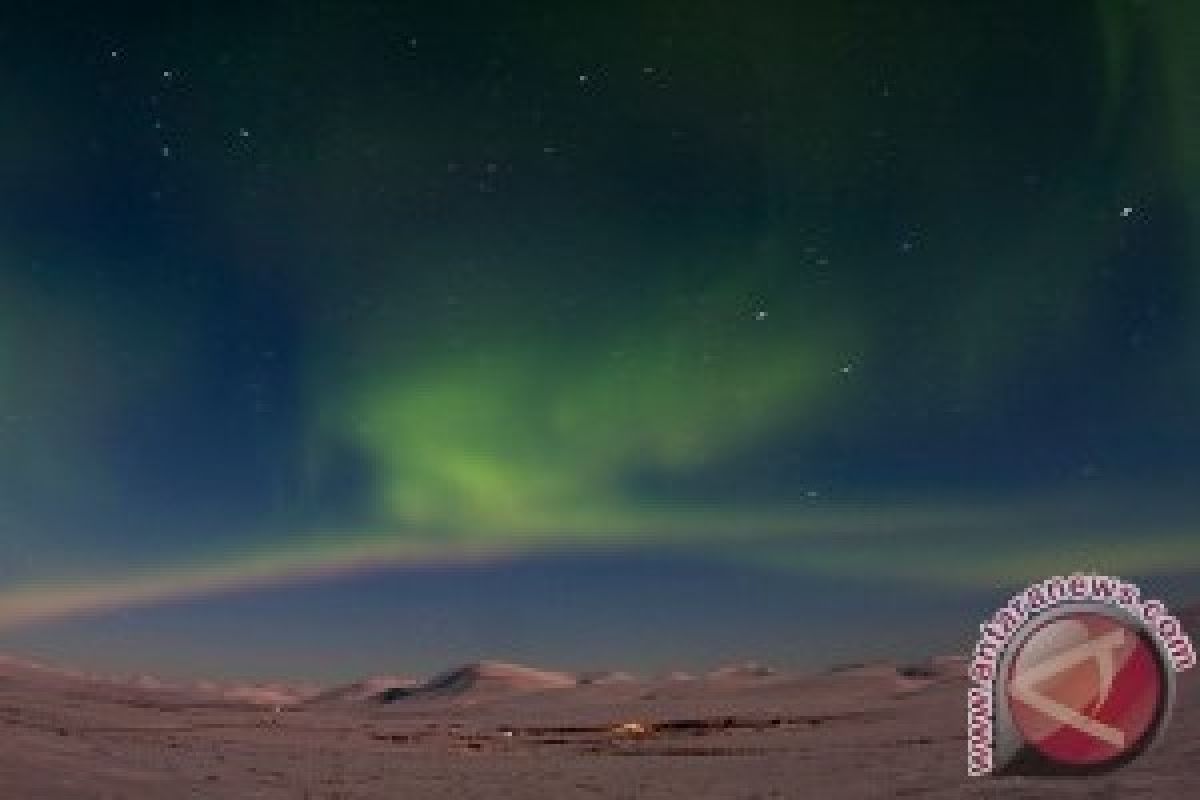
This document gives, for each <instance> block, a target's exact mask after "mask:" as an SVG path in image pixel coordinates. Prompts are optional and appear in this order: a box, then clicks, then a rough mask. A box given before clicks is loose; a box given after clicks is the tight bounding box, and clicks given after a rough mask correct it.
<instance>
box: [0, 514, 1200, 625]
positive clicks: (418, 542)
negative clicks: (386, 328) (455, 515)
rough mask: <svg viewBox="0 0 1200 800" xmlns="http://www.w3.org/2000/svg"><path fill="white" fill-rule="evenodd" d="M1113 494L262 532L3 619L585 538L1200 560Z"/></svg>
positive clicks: (821, 569) (852, 572)
mask: <svg viewBox="0 0 1200 800" xmlns="http://www.w3.org/2000/svg"><path fill="white" fill-rule="evenodd" d="M1125 499H1126V500H1128V497H1126V498H1125ZM1110 502H1113V503H1114V504H1113V505H1111V506H1109V505H1106V506H1103V507H1099V506H1097V505H1096V504H1095V503H1094V502H1089V499H1088V498H1087V497H1086V496H1082V495H1073V494H1059V495H1056V496H1043V497H1037V498H1032V497H1029V498H1024V499H1023V500H1021V501H1019V502H1008V503H999V502H996V501H990V502H979V503H974V504H966V503H962V504H959V505H952V504H936V505H927V506H921V505H916V504H895V503H893V504H887V505H857V506H856V505H845V506H842V507H841V508H825V509H808V510H805V511H804V512H800V511H798V510H795V509H793V510H791V511H790V513H785V512H784V511H781V510H775V512H774V513H773V514H767V515H764V514H763V513H761V512H760V513H758V514H754V515H750V514H746V513H740V514H739V513H738V512H732V511H720V510H713V511H709V512H705V511H703V510H700V511H697V510H694V509H693V511H692V512H691V513H685V512H682V511H680V510H678V509H675V510H666V511H663V512H661V513H660V514H658V515H654V514H645V515H641V516H632V515H631V516H629V517H628V518H627V519H625V520H624V522H625V524H624V525H617V526H613V527H610V528H608V529H607V530H604V531H598V530H592V531H590V532H586V531H583V530H582V529H581V530H575V531H560V532H559V533H558V534H557V535H551V534H549V533H547V532H546V531H537V530H529V531H524V532H507V533H506V534H505V535H504V536H498V535H495V534H496V533H497V532H496V531H492V532H491V534H492V535H487V536H482V537H479V536H462V537H447V536H445V535H444V534H443V535H437V536H416V535H414V534H413V533H412V532H387V533H383V532H376V533H362V532H359V533H349V532H344V533H325V534H321V535H315V536H314V535H310V536H307V537H305V538H304V539H303V540H301V541H298V542H296V541H294V540H293V543H291V544H288V545H285V546H283V547H280V548H279V549H275V550H271V549H268V548H267V547H266V546H264V545H263V544H262V543H258V544H257V548H258V549H257V550H248V551H247V550H243V551H238V552H235V553H230V554H228V555H227V556H225V557H224V558H223V559H221V558H218V559H213V560H210V561H204V562H197V563H192V564H179V565H164V566H162V567H159V568H146V569H141V570H135V571H129V572H126V573H123V574H112V575H109V576H105V577H98V578H80V577H78V576H76V577H72V578H68V577H62V578H58V579H43V580H39V581H31V582H28V583H26V584H25V585H20V586H15V587H12V588H8V589H5V590H3V591H0V631H5V630H12V629H15V628H19V627H25V626H30V625H36V624H41V623H48V622H52V621H55V620H59V619H65V618H69V617H74V616H79V615H85V614H95V613H103V612H108V611H116V610H120V609H124V608H131V607H138V606H153V605H156V604H160V603H166V602H171V601H177V600H184V599H189V598H196V597H203V596H211V595H220V594H224V593H230V592H239V591H254V590H263V589H270V588H276V587H282V586H286V585H295V584H301V583H306V582H313V581H323V580H329V579H331V578H335V577H339V576H345V575H351V574H354V573H358V572H365V571H376V570H382V569H388V568H397V567H417V568H419V567H429V566H461V565H488V564H498V563H501V562H506V561H512V560H515V559H519V558H522V557H531V556H536V555H546V554H555V553H568V552H571V551H572V550H575V551H578V550H581V549H588V548H592V549H607V550H615V551H618V552H624V553H629V554H633V555H636V554H637V553H639V552H641V553H645V552H647V551H648V550H653V549H654V548H655V547H658V548H660V549H663V550H668V551H675V552H682V553H687V554H690V555H693V556H699V557H710V558H714V559H719V560H722V561H725V562H727V563H733V564H742V565H743V566H746V567H747V568H756V569H766V570H784V571H788V572H793V573H795V574H798V575H799V574H805V573H807V574H821V575H831V576H841V577H856V578H861V579H866V580H885V581H893V582H915V583H919V584H923V585H939V586H944V587H946V588H960V589H961V588H989V587H998V586H1009V585H1016V584H1019V583H1021V582H1024V581H1028V580H1029V579H1034V578H1039V577H1045V576H1047V575H1052V574H1056V573H1066V572H1073V571H1079V570H1084V571H1100V572H1107V573H1110V574H1120V575H1151V574H1168V573H1176V574H1179V573H1186V572H1193V571H1198V570H1200V546H1198V545H1197V544H1196V541H1197V539H1196V535H1195V533H1196V532H1195V530H1194V529H1193V528H1191V527H1189V526H1188V525H1186V524H1183V523H1180V522H1178V521H1176V522H1173V523H1172V522H1167V523H1158V524H1155V525H1152V526H1151V527H1146V526H1144V525H1142V524H1140V523H1136V522H1130V521H1128V520H1126V521H1118V522H1116V523H1115V524H1114V523H1112V522H1111V521H1106V522H1103V523H1100V529H1099V530H1097V528H1096V520H1097V519H1102V520H1103V519H1105V517H1106V515H1105V514H1103V513H1102V512H1103V509H1104V508H1121V507H1135V506H1134V505H1131V504H1128V503H1125V504H1122V503H1120V502H1119V496H1118V499H1117V500H1116V501H1113V500H1112V498H1110ZM609 522H610V523H612V520H611V519H610V520H609ZM1097 533H1100V534H1101V538H1099V539H1098V538H1097V537H1096V534H1097ZM947 536H949V537H950V539H949V540H948V539H947V538H946V537H947ZM948 542H949V543H948ZM280 544H281V545H282V544H283V543H280Z"/></svg>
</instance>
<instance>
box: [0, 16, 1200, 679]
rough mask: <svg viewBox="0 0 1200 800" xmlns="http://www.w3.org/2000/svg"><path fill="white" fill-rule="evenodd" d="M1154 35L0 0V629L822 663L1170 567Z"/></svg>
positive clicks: (852, 19)
mask: <svg viewBox="0 0 1200 800" xmlns="http://www.w3.org/2000/svg"><path fill="white" fill-rule="evenodd" d="M1197 25H1200V15H1198V14H1195V13H1194V12H1190V11H1187V10H1171V9H1162V8H1157V7H1150V6H1136V5H1132V4H1124V3H1115V2H1114V3H1106V2H1104V3H1084V2H1079V3H1063V4H1056V5H1055V6H1054V8H1052V9H1048V8H1046V7H1045V5H1044V4H1034V3H1027V4H1026V3H1018V4H1017V5H1016V6H1013V5H1012V4H1011V3H1007V4H995V5H994V7H993V6H988V5H987V4H984V5H978V4H976V5H969V6H968V5H963V4H945V3H933V2H930V3H916V4H906V6H905V8H904V9H899V8H897V7H895V4H888V3H882V2H854V3H845V4H840V5H838V7H837V8H833V9H831V8H826V7H824V5H822V4H799V5H797V4H795V3H778V4H768V6H765V7H763V8H761V9H756V10H755V11H753V12H751V11H749V10H746V9H737V10H734V9H725V8H722V7H719V6H701V7H697V5H696V4H694V3H678V2H665V0H664V1H662V2H659V1H657V0H656V2H649V3H624V4H605V5H604V6H597V7H595V8H594V9H591V10H583V9H580V8H577V7H574V6H562V5H561V4H545V5H541V6H539V5H538V4H535V5H533V6H527V7H523V8H522V9H521V10H518V11H513V10H511V9H504V8H496V9H493V10H490V11H489V10H481V9H477V8H475V9H472V10H471V11H470V13H456V12H455V11H454V10H453V9H451V8H449V7H447V6H445V5H444V4H438V5H437V6H429V7H426V8H411V9H400V8H396V7H392V6H390V5H388V4H368V3H342V4H327V3H305V2H300V3H288V4H278V5H277V6H274V7H270V6H268V7H256V8H255V9H254V10H253V11H252V12H251V11H246V10H243V9H239V8H237V7H236V6H233V5H230V6H228V7H223V6H221V5H220V4H218V5H217V6H213V7H211V8H209V9H207V10H206V12H205V14H204V15H203V16H202V17H201V16H194V15H192V14H189V13H188V12H187V10H186V9H176V8H160V9H156V10H153V11H149V12H147V11H146V10H145V9H138V11H137V13H136V14H135V13H132V12H129V13H125V12H121V11H115V10H112V9H94V10H90V11H83V12H81V13H78V14H72V15H58V14H49V13H47V12H43V11H40V10H39V9H38V8H37V7H36V6H35V5H34V4H17V6H15V7H14V10H13V11H12V12H11V14H10V19H9V24H6V25H5V26H4V30H3V33H2V34H0V45H3V46H2V47H0V92H2V93H3V96H4V97H5V98H6V106H7V108H8V114H9V117H10V119H11V120H12V121H13V122H12V124H10V125H8V126H7V127H6V128H5V130H4V131H3V132H2V133H0V144H3V145H4V152H5V153H6V160H5V163H6V167H5V172H4V174H3V176H2V180H0V636H3V637H5V638H7V639H9V644H11V647H12V648H16V649H20V648H22V647H28V648H33V649H35V650H44V651H46V652H51V653H59V654H62V655H63V656H64V657H69V658H72V659H75V660H78V661H80V662H87V661H89V660H94V661H95V663H96V664H99V665H102V664H116V663H117V662H118V661H121V662H126V661H127V662H129V663H130V664H131V665H132V663H133V662H135V661H137V662H142V661H144V662H145V663H146V664H147V666H148V667H151V666H153V665H155V664H161V665H163V666H164V668H168V669H179V670H185V671H186V670H187V669H189V667H188V665H189V664H195V665H205V669H210V670H211V671H213V672H225V673H236V672H238V671H239V670H240V671H244V672H255V673H261V674H266V673H270V672H271V671H273V669H274V668H275V667H278V669H279V670H280V671H284V672H287V671H290V670H299V671H301V672H303V673H305V674H316V675H346V674H349V673H352V672H355V671H358V670H362V671H375V668H373V667H372V663H374V662H375V661H377V660H379V661H389V664H387V665H385V664H382V663H381V664H379V665H378V669H381V670H388V669H409V668H411V669H413V670H430V669H433V668H434V667H436V666H438V665H441V664H444V663H445V662H448V661H453V660H456V659H460V658H468V657H480V656H488V655H506V656H509V657H513V658H529V659H532V660H541V661H547V662H556V663H561V664H565V665H571V666H583V665H585V664H586V663H587V662H590V661H591V660H593V659H594V660H597V661H603V662H606V663H610V664H619V663H629V664H631V665H641V666H644V667H647V668H651V667H653V668H657V667H660V666H664V667H665V666H667V665H678V662H684V661H687V662H697V663H700V662H703V663H712V662H714V661H716V660H720V658H724V657H725V656H729V657H736V656H738V654H739V653H740V652H741V651H742V650H746V651H747V652H749V651H754V652H753V653H750V654H751V655H761V656H762V657H767V658H774V657H777V658H780V659H783V660H785V661H793V662H797V663H813V662H814V661H822V660H828V659H825V658H824V657H822V658H819V659H815V658H814V657H813V656H812V653H813V652H819V653H822V654H833V653H845V654H846V656H847V657H853V655H852V654H853V653H854V652H855V651H861V652H862V653H868V654H869V653H874V652H876V651H879V652H883V651H886V650H889V649H890V650H895V651H900V650H904V651H913V650H920V649H923V648H925V647H949V646H954V645H955V642H957V641H958V639H959V638H961V635H964V634H962V632H964V631H970V630H971V629H972V628H973V625H974V620H975V618H976V617H977V616H978V614H979V613H981V610H982V609H983V608H984V607H986V605H987V604H988V603H990V602H992V601H993V600H996V599H999V597H1001V596H1003V592H1004V591H1005V590H1006V588H1007V587H1012V586H1014V585H1015V584H1017V583H1019V582H1021V581H1023V580H1029V579H1034V578H1039V577H1042V576H1043V575H1044V574H1045V573H1047V572H1048V571H1064V570H1071V569H1098V570H1103V571H1107V572H1110V573H1115V574H1124V575H1133V576H1142V577H1144V578H1146V579H1153V578H1154V576H1166V575H1169V576H1172V578H1171V581H1170V590H1171V591H1172V592H1177V593H1178V594H1180V595H1184V596H1186V595H1188V594H1189V591H1188V578H1187V576H1189V575H1194V574H1195V572H1196V571H1197V570H1198V569H1200V546H1197V545H1196V544H1195V543H1196V542H1197V541H1200V540H1198V539H1197V537H1196V525H1197V520H1198V518H1200V514H1198V513H1197V512H1198V509H1197V506H1196V501H1195V498H1194V493H1193V492H1192V491H1191V490H1190V487H1191V486H1192V485H1194V484H1195V481H1196V478H1197V472H1198V470H1197V467H1200V462H1198V461H1197V457H1196V453H1197V452H1198V450H1197V445H1200V424H1197V419H1196V413H1195V408H1196V407H1197V405H1196V401H1197V399H1200V368H1198V367H1197V364H1200V360H1198V356H1200V350H1198V344H1200V313H1198V305H1200V277H1198V276H1200V262H1198V260H1197V258H1198V256H1197V252H1198V251H1197V242H1196V240H1195V237H1194V235H1193V233H1192V232H1193V230H1194V229H1195V226H1196V222H1197V215H1200V156H1198V155H1197V150H1196V145H1195V143H1196V142H1197V141H1200V121H1198V120H1197V117H1196V114H1195V111H1194V101H1193V100H1192V97H1193V95H1194V92H1193V91H1192V90H1193V88H1194V87H1193V83H1194V77H1193V76H1194V75H1196V74H1200V65H1198V64H1196V63H1195V60H1196V56H1195V55H1194V53H1193V49H1192V48H1190V46H1189V44H1188V40H1187V38H1186V36H1181V35H1180V31H1188V30H1194V29H1195V28H1196V26H1197ZM594 550H600V551H602V552H603V555H588V554H589V553H592V552H593V551H594ZM301 581H302V584H301V583H297V582H301ZM712 586H719V587H730V588H731V589H732V590H731V591H728V592H726V591H717V590H713V591H703V590H702V589H703V587H712ZM672 587H674V590H672ZM860 588H861V591H859V589H860ZM826 589H833V590H834V591H835V596H841V597H843V598H848V599H847V600H846V602H847V603H848V604H849V606H848V608H847V609H846V617H847V619H848V623H847V624H846V625H840V624H839V625H838V626H834V625H830V624H828V622H827V620H825V619H824V618H823V617H822V616H821V612H819V611H817V612H813V611H811V605H812V603H814V602H816V600H815V598H817V597H820V596H823V594H824V592H825V591H826ZM839 593H840V594H839ZM943 593H949V594H948V595H946V594H943ZM943 596H953V597H956V598H961V602H960V603H956V605H955V606H954V609H955V610H949V609H945V608H943V609H940V610H937V611H933V610H931V603H930V599H931V598H938V597H943ZM851 600H852V601H851ZM648 609H649V611H648ZM901 611H903V612H904V613H905V614H907V613H909V612H912V613H913V614H916V615H917V618H918V619H919V620H920V622H917V623H912V624H911V628H910V627H906V625H905V624H900V623H898V622H897V615H899V614H900V613H901ZM651 612H654V613H651ZM814 613H815V614H816V617H815V618H814V616H813V614H814ZM656 614H657V615H658V616H656ZM656 619H661V621H662V626H661V627H662V628H663V629H664V630H666V631H669V635H664V633H663V632H662V631H660V630H657V629H656V627H655V625H654V624H652V623H653V622H654V620H656ZM247 626H249V627H252V628H254V629H255V632H254V636H253V637H246V638H249V639H252V640H253V641H254V643H255V644H254V647H253V649H252V650H249V649H246V648H245V646H244V641H242V636H241V633H240V631H242V630H243V629H244V628H245V627H247ZM401 628H403V629H406V631H405V633H404V634H403V635H402V636H401V634H400V633H399V631H398V629H401ZM860 628H861V629H868V630H870V629H875V630H885V629H886V630H888V631H893V632H896V635H891V634H889V635H890V636H891V638H890V639H888V640H887V642H886V643H880V642H879V640H878V639H875V638H872V639H870V640H868V639H866V638H859V636H858V634H857V633H855V631H858V630H859V629H860ZM389 629H390V630H389ZM439 631H440V632H441V633H440V635H439V633H438V632H439ZM848 631H849V632H848ZM900 632H904V636H900V635H899V633H900ZM396 636H401V638H394V637H396ZM389 637H393V638H389ZM956 637H958V638H956ZM329 641H337V642H340V645H339V646H337V647H321V648H319V649H318V648H315V647H313V646H310V643H314V642H315V643H320V642H329ZM9 644H5V642H4V641H3V640H2V639H0V647H8V646H9ZM235 645H237V646H235ZM114 652H120V653H121V655H120V656H119V657H117V656H114V655H113V653H114ZM182 653H188V654H190V655H189V656H187V658H184V657H183V656H181V655H180V654H182ZM89 654H90V655H89ZM718 656H719V657H720V658H718ZM393 662H394V663H393ZM410 665H411V666H410Z"/></svg>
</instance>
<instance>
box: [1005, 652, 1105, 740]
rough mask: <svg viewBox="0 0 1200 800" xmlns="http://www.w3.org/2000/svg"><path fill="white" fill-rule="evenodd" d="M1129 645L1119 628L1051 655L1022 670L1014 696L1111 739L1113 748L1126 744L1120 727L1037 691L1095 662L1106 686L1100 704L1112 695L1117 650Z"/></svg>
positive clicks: (1052, 716)
mask: <svg viewBox="0 0 1200 800" xmlns="http://www.w3.org/2000/svg"><path fill="white" fill-rule="evenodd" d="M1124 644H1125V632H1124V631H1122V630H1115V631H1112V632H1110V633H1106V634H1104V635H1103V636H1100V637H1097V638H1095V639H1092V640H1091V641H1088V642H1085V643H1083V644H1080V645H1076V646H1074V647H1072V648H1070V649H1068V650H1064V651H1063V652H1061V653H1059V654H1058V655H1056V656H1054V657H1053V658H1048V659H1046V660H1045V661H1043V662H1042V663H1040V664H1036V665H1034V666H1032V667H1030V668H1029V669H1025V670H1022V671H1021V672H1020V673H1019V674H1018V675H1017V676H1016V677H1014V678H1013V680H1012V684H1011V690H1010V691H1011V693H1012V695H1013V697H1015V698H1017V699H1018V700H1020V701H1021V702H1022V703H1024V704H1025V705H1027V706H1029V707H1030V708H1033V709H1035V710H1037V711H1040V712H1042V713H1043V714H1045V715H1046V716H1047V717H1049V718H1050V719H1052V720H1054V721H1055V722H1058V723H1060V724H1062V725H1067V726H1070V727H1072V728H1075V729H1076V730H1079V731H1083V732H1084V733H1086V734H1087V735H1089V736H1091V737H1093V738H1095V739H1099V740H1100V741H1102V742H1107V743H1108V744H1111V745H1112V746H1113V747H1117V748H1122V747H1124V746H1125V734H1124V732H1122V731H1121V730H1120V729H1119V728H1114V727H1112V726H1110V725H1105V724H1104V723H1102V722H1097V721H1096V720H1094V719H1092V718H1091V717H1085V716H1084V715H1083V714H1080V713H1079V712H1078V711H1076V710H1075V709H1073V708H1071V707H1070V706H1065V705H1063V704H1062V703H1059V702H1058V701H1056V700H1053V699H1051V698H1050V697H1047V696H1046V695H1044V694H1042V693H1041V692H1040V691H1038V690H1037V688H1036V687H1037V685H1038V684H1039V683H1041V682H1042V681H1044V680H1046V679H1047V678H1051V677H1053V676H1055V675H1058V674H1059V673H1061V672H1063V671H1064V670H1068V669H1070V668H1071V667H1073V666H1075V665H1076V664H1079V663H1081V662H1084V661H1088V660H1091V661H1095V662H1096V667H1097V668H1098V669H1099V670H1100V680H1101V682H1102V684H1103V686H1104V689H1103V692H1102V694H1101V696H1100V698H1099V700H1098V701H1097V703H1096V706H1097V707H1099V706H1100V705H1102V704H1103V703H1104V701H1105V699H1107V698H1108V693H1109V692H1110V691H1111V690H1112V683H1113V673H1114V672H1115V670H1116V659H1115V658H1114V656H1113V653H1114V651H1116V650H1118V649H1120V648H1121V646H1122V645H1124Z"/></svg>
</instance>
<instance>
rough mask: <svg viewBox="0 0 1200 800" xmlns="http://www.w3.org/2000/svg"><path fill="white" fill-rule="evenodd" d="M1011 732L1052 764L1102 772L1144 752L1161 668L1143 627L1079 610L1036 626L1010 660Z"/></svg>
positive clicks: (1160, 689) (1161, 699)
mask: <svg viewBox="0 0 1200 800" xmlns="http://www.w3.org/2000/svg"><path fill="white" fill-rule="evenodd" d="M1005 689H1006V692H1007V696H1008V708H1009V711H1010V714H1011V716H1012V723H1013V727H1014V728H1015V729H1016V732H1017V733H1018V734H1019V735H1020V737H1021V738H1022V739H1023V740H1024V742H1025V744H1026V745H1027V746H1028V747H1031V748H1033V749H1034V750H1036V751H1037V753H1039V754H1040V755H1041V756H1042V757H1043V758H1044V759H1046V760H1047V761H1049V762H1050V763H1051V764H1054V765H1059V766H1062V767H1066V768H1073V769H1080V768H1083V769H1087V768H1105V767H1107V766H1110V765H1117V764H1119V763H1124V761H1126V760H1128V759H1129V758H1132V757H1133V756H1136V755H1137V754H1138V753H1139V752H1141V751H1142V750H1143V749H1144V748H1145V747H1146V745H1148V744H1149V742H1150V740H1151V739H1153V737H1154V735H1155V734H1156V733H1157V730H1158V728H1159V727H1160V725H1161V724H1162V722H1163V720H1164V717H1165V714H1164V709H1165V707H1166V702H1167V691H1168V690H1167V683H1166V678H1165V665H1164V664H1163V661H1162V657H1161V656H1160V655H1159V652H1158V649H1157V648H1156V647H1155V646H1154V644H1153V642H1152V641H1151V640H1150V639H1149V636H1148V634H1146V633H1145V632H1144V631H1143V630H1142V629H1141V627H1140V626H1138V625H1137V624H1136V623H1134V622H1132V621H1126V620H1125V619H1123V618H1119V617H1117V616H1115V615H1110V614H1107V613H1104V612H1102V611H1076V612H1069V613H1066V614H1062V615H1058V616H1055V617H1054V618H1053V619H1050V620H1048V621H1046V622H1044V623H1042V624H1041V625H1037V626H1035V627H1034V628H1033V629H1031V630H1030V632H1029V633H1028V634H1027V635H1026V636H1025V637H1024V638H1023V640H1022V641H1021V642H1020V646H1019V648H1018V649H1017V651H1016V653H1015V656H1014V657H1013V659H1012V660H1011V661H1010V666H1009V669H1008V674H1007V676H1006V683H1005Z"/></svg>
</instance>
